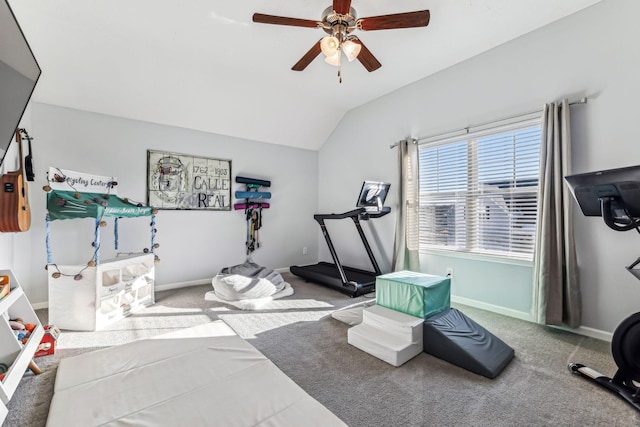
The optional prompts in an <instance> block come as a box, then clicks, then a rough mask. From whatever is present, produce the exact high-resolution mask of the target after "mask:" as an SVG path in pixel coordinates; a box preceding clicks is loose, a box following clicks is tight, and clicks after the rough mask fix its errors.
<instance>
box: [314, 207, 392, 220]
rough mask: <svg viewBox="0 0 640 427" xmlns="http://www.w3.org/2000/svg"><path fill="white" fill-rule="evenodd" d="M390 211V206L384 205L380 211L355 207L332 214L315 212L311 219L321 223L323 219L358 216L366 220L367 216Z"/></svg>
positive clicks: (378, 215)
mask: <svg viewBox="0 0 640 427" xmlns="http://www.w3.org/2000/svg"><path fill="white" fill-rule="evenodd" d="M389 212H391V208H390V207H388V206H385V207H383V208H382V210H381V211H368V210H366V209H365V208H357V209H353V210H350V211H347V212H343V213H338V214H336V213H332V214H315V215H314V216H313V219H315V220H316V221H318V222H319V223H321V221H322V220H325V219H345V218H353V217H356V216H359V217H360V219H363V220H367V219H369V218H380V217H381V216H385V215H386V214H388V213H389Z"/></svg>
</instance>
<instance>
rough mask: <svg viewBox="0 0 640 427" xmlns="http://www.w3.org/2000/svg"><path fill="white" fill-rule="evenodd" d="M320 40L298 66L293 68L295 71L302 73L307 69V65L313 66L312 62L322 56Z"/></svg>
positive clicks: (301, 59) (297, 63)
mask: <svg viewBox="0 0 640 427" xmlns="http://www.w3.org/2000/svg"><path fill="white" fill-rule="evenodd" d="M320 52H321V50H320V40H318V42H317V43H316V44H314V45H313V46H312V47H311V49H309V51H308V52H307V53H305V54H304V55H303V56H302V58H300V60H299V61H298V62H296V64H295V65H294V66H293V67H291V69H292V70H293V71H302V70H304V69H305V68H307V65H309V64H311V61H313V60H314V59H316V56H318V55H320Z"/></svg>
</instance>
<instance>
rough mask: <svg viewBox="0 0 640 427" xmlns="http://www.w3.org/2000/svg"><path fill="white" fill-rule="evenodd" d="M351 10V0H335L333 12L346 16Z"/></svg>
mask: <svg viewBox="0 0 640 427" xmlns="http://www.w3.org/2000/svg"><path fill="white" fill-rule="evenodd" d="M350 9H351V0H333V10H334V11H335V12H336V13H339V14H340V15H346V14H347V13H349V10H350Z"/></svg>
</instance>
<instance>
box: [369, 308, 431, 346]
mask: <svg viewBox="0 0 640 427" xmlns="http://www.w3.org/2000/svg"><path fill="white" fill-rule="evenodd" d="M362 323H364V324H365V325H369V326H373V327H374V328H378V329H382V330H383V331H385V332H388V333H390V334H395V335H398V336H400V337H403V338H404V339H406V340H408V341H411V342H414V343H417V342H418V341H420V342H422V336H423V334H422V325H423V324H424V319H422V318H420V317H416V316H412V315H410V314H406V313H403V312H401V311H397V310H392V309H390V308H387V307H383V306H381V305H374V306H371V307H367V308H365V309H364V310H363V312H362Z"/></svg>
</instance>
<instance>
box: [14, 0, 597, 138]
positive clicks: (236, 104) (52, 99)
mask: <svg viewBox="0 0 640 427" xmlns="http://www.w3.org/2000/svg"><path fill="white" fill-rule="evenodd" d="M598 1H600V0H562V1H558V0H404V1H388V0H387V1H383V0H353V2H352V7H354V8H355V9H356V12H357V15H358V17H367V16H377V15H386V14H391V13H399V12H409V11H414V10H423V9H429V10H430V12H431V21H430V23H429V25H428V26H427V27H422V28H411V29H396V30H383V31H369V32H364V31H361V32H357V34H358V36H359V37H360V39H361V40H362V41H363V42H364V43H365V45H366V46H367V47H368V48H369V50H371V52H372V53H373V54H374V55H375V56H376V57H377V58H378V60H379V61H380V62H381V63H382V68H380V69H379V70H377V71H374V72H372V73H369V72H367V71H366V70H365V69H364V67H363V66H362V65H361V64H360V63H359V62H358V61H355V62H353V63H346V64H343V66H342V75H343V83H342V84H339V83H338V80H337V76H336V71H337V69H336V68H335V67H332V66H330V65H328V64H326V63H325V62H324V61H323V60H322V58H321V57H318V58H316V59H315V60H314V61H313V62H312V63H311V64H310V65H309V66H308V67H307V68H306V70H304V71H302V72H296V71H292V70H291V67H292V66H293V64H295V63H296V62H297V61H298V59H300V57H302V55H303V54H304V53H306V52H307V50H309V49H310V48H311V46H312V45H313V44H314V43H315V42H317V41H318V40H319V39H320V38H321V37H322V36H324V35H325V33H324V32H323V31H322V30H320V29H312V28H298V27H289V26H277V25H265V24H256V23H253V22H252V20H251V17H252V15H253V13H254V12H260V13H265V14H270V15H278V16H287V17H294V18H303V19H311V20H320V17H321V13H322V11H323V10H324V9H325V8H326V7H328V6H330V5H331V1H330V0H296V1H291V0H274V1H270V2H266V1H261V0H243V1H237V0H236V1H233V0H225V1H220V0H207V1H205V0H187V1H184V0H183V1H180V0H162V1H159V0H93V1H86V0H56V1H51V0H28V1H25V0H10V1H9V3H10V5H11V7H12V9H13V11H14V13H15V15H16V16H17V18H18V21H19V23H20V25H21V27H22V29H23V31H24V33H25V35H26V37H27V40H28V41H29V43H30V45H31V48H32V50H33V52H34V54H35V56H36V59H37V60H38V62H39V64H40V67H41V68H42V76H41V78H40V81H39V82H38V85H37V87H36V90H35V92H34V95H33V98H32V99H33V100H34V101H38V102H44V103H50V104H55V105H60V106H65V107H70V108H76V109H81V110H87V111H93V112H98V113H103V114H109V115H113V116H119V117H126V118H131V119H138V120H144V121H148V122H153V123H162V124H168V125H173V126H179V127H184V128H190V129H197V130H201V131H206V132H212V133H218V134H222V135H228V136H234V137H239V138H245V139H251V140H257V141H262V142H268V143H274V144H282V145H288V146H293V147H300V148H306V149H311V150H318V149H320V147H321V146H322V144H323V143H324V141H325V140H326V139H327V138H328V137H329V135H330V134H331V132H332V131H333V130H334V128H335V127H336V126H337V124H338V123H339V121H340V120H341V118H342V117H343V116H344V114H345V113H346V112H347V111H349V110H350V109H352V108H354V107H357V106H359V105H362V104H364V103H367V102H369V101H371V100H373V99H375V98H378V97H380V96H382V95H384V94H386V93H389V92H391V91H393V90H395V89H398V88H400V87H402V86H405V85H407V84H409V83H412V82H414V81H416V80H420V79H421V78H424V77H426V76H428V75H430V74H433V73H435V72H437V71H439V70H442V69H444V68H447V67H449V66H451V65H453V64H456V63H458V62H460V61H463V60H465V59H466V58H469V57H471V56H474V55H477V54H479V53H481V52H483V51H486V50H488V49H491V48H493V47H495V46H497V45H500V44H502V43H504V42H506V41H508V40H511V39H514V38H516V37H518V36H520V35H522V34H525V33H527V32H530V31H532V30H534V29H536V28H539V27H541V26H543V25H546V24H548V23H550V22H553V21H555V20H557V19H560V18H562V17H564V16H567V15H570V14H572V13H574V12H576V11H578V10H580V9H582V8H584V7H587V6H590V5H592V4H594V3H597V2H598Z"/></svg>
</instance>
